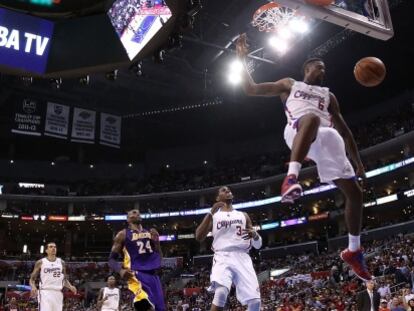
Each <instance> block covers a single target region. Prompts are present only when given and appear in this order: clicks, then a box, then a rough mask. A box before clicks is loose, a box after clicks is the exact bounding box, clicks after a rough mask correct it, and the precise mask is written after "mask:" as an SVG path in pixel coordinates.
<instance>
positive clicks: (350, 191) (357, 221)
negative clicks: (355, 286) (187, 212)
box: [335, 178, 372, 281]
mask: <svg viewBox="0 0 414 311" xmlns="http://www.w3.org/2000/svg"><path fill="white" fill-rule="evenodd" d="M335 184H336V186H337V187H338V188H339V189H340V190H341V192H342V193H343V194H344V196H345V222H346V225H347V227H348V232H349V244H348V249H346V250H344V251H342V252H341V258H342V259H343V260H344V261H345V262H346V263H347V264H349V265H350V266H351V267H352V269H353V270H354V272H355V274H356V275H357V276H358V277H359V278H360V279H362V280H364V281H368V280H370V279H371V278H372V276H371V274H370V273H369V271H368V268H367V266H366V263H365V259H364V255H363V253H362V250H361V241H360V239H361V238H360V233H361V225H362V207H363V205H362V190H361V187H360V186H359V184H358V183H357V181H356V179H355V178H352V179H339V180H335Z"/></svg>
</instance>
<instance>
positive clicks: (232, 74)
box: [227, 59, 243, 85]
mask: <svg viewBox="0 0 414 311" xmlns="http://www.w3.org/2000/svg"><path fill="white" fill-rule="evenodd" d="M242 70H243V63H242V62H241V61H240V60H238V59H235V60H233V61H232V62H231V63H230V66H229V73H228V76H227V78H228V81H229V83H231V84H233V85H237V84H239V83H240V82H241V81H242V76H241V72H242Z"/></svg>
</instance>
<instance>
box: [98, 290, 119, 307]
mask: <svg viewBox="0 0 414 311" xmlns="http://www.w3.org/2000/svg"><path fill="white" fill-rule="evenodd" d="M105 296H107V297H108V299H107V300H105V301H104V302H103V304H102V310H118V307H119V299H120V296H121V293H120V291H119V288H112V289H111V288H109V287H105V288H104V292H103V296H102V298H104V297H105Z"/></svg>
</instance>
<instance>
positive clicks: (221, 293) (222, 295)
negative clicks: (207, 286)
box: [213, 286, 229, 308]
mask: <svg viewBox="0 0 414 311" xmlns="http://www.w3.org/2000/svg"><path fill="white" fill-rule="evenodd" d="M228 295H229V290H228V288H227V287H225V286H219V287H217V288H216V291H215V292H214V298H213V304H214V305H215V306H217V307H220V308H223V307H224V305H225V304H226V301H227V296H228Z"/></svg>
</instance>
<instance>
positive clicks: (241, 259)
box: [210, 252, 260, 305]
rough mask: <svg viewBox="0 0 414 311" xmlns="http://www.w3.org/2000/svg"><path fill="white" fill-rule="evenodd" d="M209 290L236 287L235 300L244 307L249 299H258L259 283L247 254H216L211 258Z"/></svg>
mask: <svg viewBox="0 0 414 311" xmlns="http://www.w3.org/2000/svg"><path fill="white" fill-rule="evenodd" d="M210 281H211V287H210V289H211V290H215V289H216V287H217V286H219V285H222V286H225V287H227V289H228V290H229V292H230V289H231V285H232V284H234V285H235V287H236V296H237V300H238V301H240V303H241V304H242V305H246V304H247V302H248V301H249V300H251V299H260V289H259V282H258V281H257V276H256V272H255V271H254V268H253V263H252V259H251V258H250V256H249V254H246V253H243V252H217V253H215V254H214V257H213V267H212V269H211V275H210Z"/></svg>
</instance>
